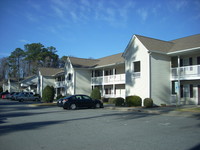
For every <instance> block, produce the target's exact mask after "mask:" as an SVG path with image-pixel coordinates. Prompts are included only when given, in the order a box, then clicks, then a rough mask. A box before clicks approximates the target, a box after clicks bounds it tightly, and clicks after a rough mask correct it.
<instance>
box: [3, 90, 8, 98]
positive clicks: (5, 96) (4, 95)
mask: <svg viewBox="0 0 200 150" xmlns="http://www.w3.org/2000/svg"><path fill="white" fill-rule="evenodd" d="M8 94H9V92H8V91H6V92H3V93H1V98H2V99H6V98H7V95H8Z"/></svg>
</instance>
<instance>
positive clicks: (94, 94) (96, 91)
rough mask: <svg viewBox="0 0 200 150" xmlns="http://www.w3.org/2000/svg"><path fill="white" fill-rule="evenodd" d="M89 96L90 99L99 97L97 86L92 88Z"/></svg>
mask: <svg viewBox="0 0 200 150" xmlns="http://www.w3.org/2000/svg"><path fill="white" fill-rule="evenodd" d="M90 97H91V98H92V99H99V100H100V99H101V93H100V90H99V88H94V89H93V90H92V92H91V95H90Z"/></svg>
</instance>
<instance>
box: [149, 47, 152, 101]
mask: <svg viewBox="0 0 200 150" xmlns="http://www.w3.org/2000/svg"><path fill="white" fill-rule="evenodd" d="M151 92H152V91H151V52H150V51H149V98H151V96H152V94H151Z"/></svg>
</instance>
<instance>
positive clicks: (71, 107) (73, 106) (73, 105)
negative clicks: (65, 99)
mask: <svg viewBox="0 0 200 150" xmlns="http://www.w3.org/2000/svg"><path fill="white" fill-rule="evenodd" d="M69 108H70V109H71V110H75V109H76V108H77V106H76V104H74V103H73V104H71V105H70V106H69Z"/></svg>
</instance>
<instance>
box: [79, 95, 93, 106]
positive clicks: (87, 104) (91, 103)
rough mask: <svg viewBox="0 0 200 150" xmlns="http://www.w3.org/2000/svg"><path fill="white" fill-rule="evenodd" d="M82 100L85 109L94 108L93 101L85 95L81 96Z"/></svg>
mask: <svg viewBox="0 0 200 150" xmlns="http://www.w3.org/2000/svg"><path fill="white" fill-rule="evenodd" d="M82 97H83V99H84V104H85V107H93V106H94V101H93V100H92V99H91V98H90V97H89V96H87V95H83V96H82Z"/></svg>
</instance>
